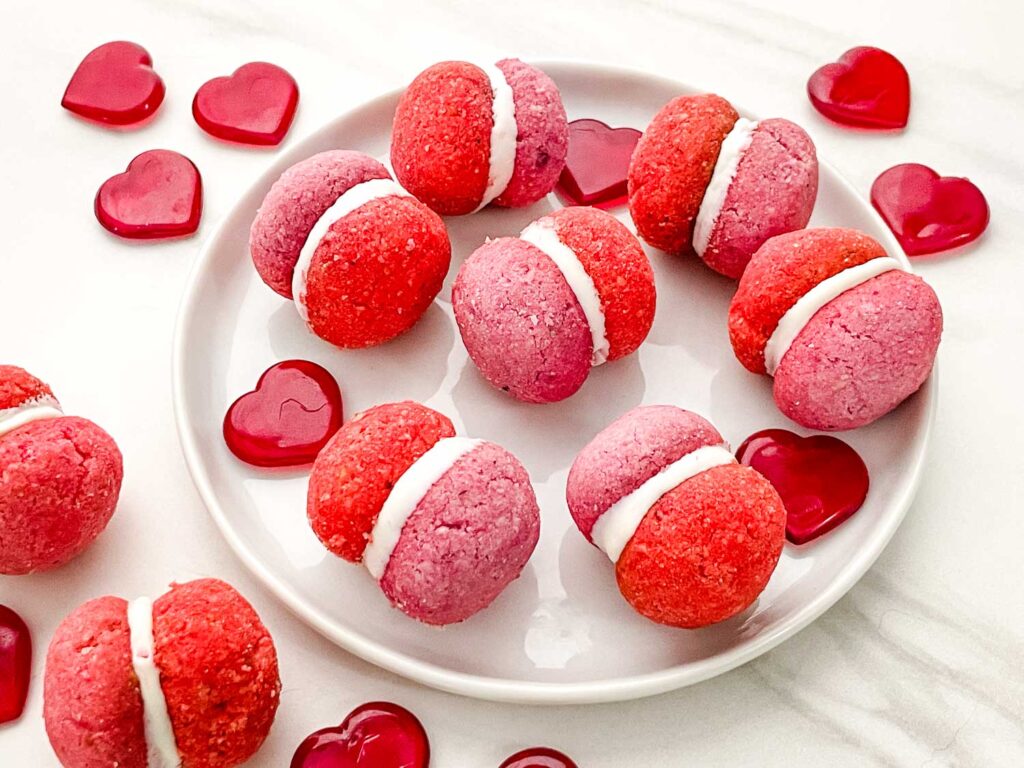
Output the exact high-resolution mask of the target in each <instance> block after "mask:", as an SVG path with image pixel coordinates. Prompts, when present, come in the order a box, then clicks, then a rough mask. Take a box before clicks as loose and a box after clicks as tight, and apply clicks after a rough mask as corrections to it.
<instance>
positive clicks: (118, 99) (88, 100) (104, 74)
mask: <svg viewBox="0 0 1024 768" xmlns="http://www.w3.org/2000/svg"><path fill="white" fill-rule="evenodd" d="M163 100H164V81H163V80H161V79H160V76H159V75H158V74H157V73H156V72H154V71H153V59H152V58H150V56H149V53H148V52H147V51H146V49H145V48H143V47H142V46H141V45H136V44H135V43H129V42H125V41H117V42H113V43H105V44H104V45H101V46H100V47H99V48H96V49H95V50H93V51H91V52H90V53H89V55H87V56H86V57H85V58H84V59H82V63H81V64H79V65H78V69H76V70H75V74H73V75H72V76H71V81H70V82H69V83H68V87H67V89H66V90H65V91H64V97H63V98H62V99H61V101H60V104H61V106H62V107H64V109H67V110H70V111H71V112H74V113H75V114H76V115H81V116H82V117H85V118H88V119H90V120H98V121H99V122H102V123H109V124H111V125H132V124H133V123H138V122H140V121H142V120H145V119H146V118H147V117H149V116H150V115H152V114H153V113H154V112H156V109H157V107H159V106H160V104H161V102H163Z"/></svg>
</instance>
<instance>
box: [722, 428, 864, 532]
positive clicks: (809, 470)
mask: <svg viewBox="0 0 1024 768" xmlns="http://www.w3.org/2000/svg"><path fill="white" fill-rule="evenodd" d="M736 458H738V459H739V461H740V463H741V464H746V465H747V466H749V467H753V468H754V469H756V470H757V471H758V472H760V473H761V474H762V475H764V476H765V477H766V478H768V480H769V481H770V482H771V484H772V485H774V486H775V490H776V491H778V492H779V496H781V497H782V503H783V504H784V505H785V507H786V538H787V539H789V540H790V541H791V542H793V543H794V544H806V543H807V542H809V541H811V540H813V539H816V538H818V537H819V536H821V535H822V534H823V533H827V532H828V531H831V530H832V529H833V528H835V527H836V526H838V525H839V524H840V523H842V522H843V521H845V520H846V519H847V518H849V517H850V516H851V515H852V514H853V513H854V512H856V511H857V510H858V509H860V507H861V505H862V504H863V503H864V499H865V498H866V497H867V495H868V468H867V466H865V464H864V461H863V460H862V459H861V457H860V456H859V455H858V454H857V452H856V451H855V450H853V448H851V447H850V446H849V445H847V444H846V443H844V442H843V441H842V440H840V439H838V438H836V437H832V436H831V435H815V436H813V437H800V436H799V435H795V434H793V433H792V432H790V431H788V430H785V429H766V430H764V431H762V432H756V433H755V434H753V435H751V436H750V437H748V438H747V439H746V440H744V441H743V445H741V446H740V447H739V450H738V451H736Z"/></svg>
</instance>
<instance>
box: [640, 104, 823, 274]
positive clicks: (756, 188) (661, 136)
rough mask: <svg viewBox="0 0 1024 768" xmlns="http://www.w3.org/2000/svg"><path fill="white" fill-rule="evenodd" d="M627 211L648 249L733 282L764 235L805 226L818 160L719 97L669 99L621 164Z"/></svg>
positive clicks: (790, 132)
mask: <svg viewBox="0 0 1024 768" xmlns="http://www.w3.org/2000/svg"><path fill="white" fill-rule="evenodd" d="M628 185H629V210H630V213H631V214H632V216H633V221H634V222H635V224H636V228H637V232H638V233H639V235H640V237H642V238H643V239H644V240H645V241H646V242H647V243H648V244H650V245H652V246H654V247H655V248H659V249H661V250H663V251H666V252H668V253H672V254H684V253H690V252H695V253H696V254H697V255H698V256H700V257H701V258H702V259H703V260H704V261H705V263H706V264H707V265H708V266H709V267H711V268H712V269H714V270H715V271H716V272H720V273H721V274H723V275H726V276H728V277H732V278H738V277H739V276H740V275H742V274H743V270H744V268H745V267H746V265H747V262H748V261H750V257H751V255H752V254H753V253H754V251H756V250H757V249H758V248H759V247H760V246H761V244H762V243H764V241H765V240H767V239H768V238H770V237H772V236H774V235H779V234H782V233H784V232H790V231H792V230H794V229H800V228H802V227H804V226H806V225H807V222H808V221H809V220H810V217H811V211H812V210H813V208H814V200H815V198H816V197H817V194H818V160H817V155H816V153H815V149H814V143H813V142H812V141H811V138H810V137H809V136H808V135H807V133H806V132H805V131H804V130H803V129H802V128H801V127H800V126H798V125H796V124H794V123H791V122H790V121H789V120H783V119H780V118H774V119H770V120H762V121H760V122H755V121H752V120H747V119H746V118H742V117H740V116H739V114H738V113H737V112H736V110H735V109H734V108H733V106H732V105H731V104H730V103H729V102H728V101H726V100H725V99H723V98H722V97H720V96H715V95H713V94H702V95H699V96H680V97H678V98H676V99H673V100H672V101H670V102H669V103H668V104H666V105H665V106H664V107H662V109H661V111H659V112H658V114H657V115H655V117H654V119H653V120H652V121H651V124H650V125H649V126H648V127H647V130H646V131H644V134H643V136H642V137H641V138H640V141H639V143H638V144H637V147H636V151H634V153H633V157H632V159H631V161H630V165H629V174H628Z"/></svg>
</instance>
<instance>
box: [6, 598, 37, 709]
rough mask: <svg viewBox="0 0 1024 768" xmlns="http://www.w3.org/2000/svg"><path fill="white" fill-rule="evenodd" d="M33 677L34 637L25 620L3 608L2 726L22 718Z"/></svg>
mask: <svg viewBox="0 0 1024 768" xmlns="http://www.w3.org/2000/svg"><path fill="white" fill-rule="evenodd" d="M31 676H32V636H31V635H30V634H29V631H28V627H27V626H26V625H25V622H24V621H23V620H22V618H21V617H20V616H19V615H18V614H16V613H15V612H14V611H12V610H11V609H10V608H8V607H7V606H5V605H0V723H7V722H10V721H11V720H17V719H18V718H19V717H21V713H22V711H23V710H24V709H25V699H26V698H27V697H28V681H29V678H30V677H31Z"/></svg>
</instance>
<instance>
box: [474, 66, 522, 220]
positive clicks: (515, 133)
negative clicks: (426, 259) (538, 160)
mask: <svg viewBox="0 0 1024 768" xmlns="http://www.w3.org/2000/svg"><path fill="white" fill-rule="evenodd" d="M477 66H478V67H480V69H482V70H483V71H484V74H486V75H487V78H488V79H489V80H490V81H491V90H492V91H493V92H494V101H493V102H492V104H491V112H492V114H493V117H494V124H493V125H492V126H491V154H490V158H489V159H488V167H487V187H486V188H485V189H484V196H483V198H481V200H480V205H478V206H477V208H476V210H477V211H479V210H480V209H481V208H484V207H486V206H487V205H488V204H489V203H490V202H491V201H492V200H494V198H496V197H497V196H498V195H500V194H501V193H502V192H504V191H505V187H507V186H508V183H509V182H510V181H511V180H512V172H513V171H514V170H515V167H516V140H517V139H518V138H519V127H518V125H516V103H515V99H514V98H513V97H512V86H511V85H509V84H508V80H506V79H505V74H504V73H503V72H502V71H501V70H500V69H498V66H497V65H496V64H477Z"/></svg>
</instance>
